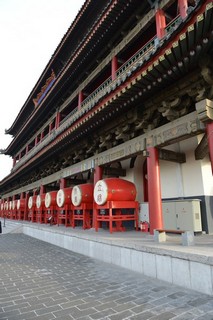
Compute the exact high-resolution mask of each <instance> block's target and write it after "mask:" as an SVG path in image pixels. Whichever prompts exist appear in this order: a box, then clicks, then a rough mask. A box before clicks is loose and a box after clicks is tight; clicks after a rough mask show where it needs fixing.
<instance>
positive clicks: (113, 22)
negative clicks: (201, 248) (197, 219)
mask: <svg viewBox="0 0 213 320" xmlns="http://www.w3.org/2000/svg"><path fill="white" fill-rule="evenodd" d="M212 56H213V1H210V0H204V1H201V0H200V1H199V0H197V1H196V0H195V1H193V0H188V1H187V0H161V1H158V0H147V1H141V0H102V1H98V0H87V1H85V3H84V5H83V6H82V8H81V10H80V11H79V13H78V15H77V16H76V18H75V20H74V21H73V22H72V24H71V26H70V28H69V29H68V31H67V33H66V34H65V36H64V37H63V39H62V40H61V42H60V43H59V45H58V47H57V48H56V50H55V52H54V53H53V55H52V57H51V59H50V61H49V62H48V64H47V66H46V68H45V69H44V71H43V73H42V74H41V76H40V78H39V79H38V81H37V83H36V84H35V86H34V88H32V91H31V93H30V94H29V97H28V99H27V100H26V102H25V103H24V105H23V106H22V108H21V109H20V112H19V114H18V115H17V117H16V119H15V121H14V122H13V123H12V125H11V127H10V128H9V129H8V130H6V133H7V134H10V135H12V137H13V140H12V142H11V143H10V145H9V146H8V147H7V148H6V149H5V150H3V151H2V152H3V153H4V154H5V155H10V156H11V157H12V158H13V168H12V170H11V173H10V174H9V175H8V176H6V177H5V178H4V179H3V180H2V181H1V182H0V193H1V197H2V201H4V202H5V201H7V202H9V201H12V200H15V199H19V198H20V199H27V198H28V197H29V196H30V195H33V194H38V193H44V192H47V191H49V190H58V189H59V188H60V187H65V186H75V185H76V184H79V183H84V182H94V183H95V182H97V181H98V180H100V179H102V178H104V177H121V178H123V179H126V180H129V181H131V182H134V184H135V185H136V188H137V200H138V201H139V202H140V203H148V204H149V209H148V211H149V222H150V231H151V233H152V232H153V230H154V229H155V228H161V227H162V226H163V224H166V223H167V221H165V219H167V218H165V215H164V219H163V210H164V209H162V202H163V203H164V202H171V204H172V206H173V210H176V209H174V205H175V204H177V203H178V201H185V200H193V199H198V200H199V203H200V210H201V220H202V230H203V231H206V232H207V233H213V179H212V171H213V87H212V86H213V59H212ZM166 210H169V209H168V208H167V209H166ZM25 211H26V210H25ZM176 216H177V218H178V213H177V214H176ZM26 217H27V212H25V216H24V218H26ZM186 217H187V214H186Z"/></svg>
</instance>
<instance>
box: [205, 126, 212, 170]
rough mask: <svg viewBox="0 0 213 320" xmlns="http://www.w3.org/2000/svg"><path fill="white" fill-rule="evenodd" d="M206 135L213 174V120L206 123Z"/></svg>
mask: <svg viewBox="0 0 213 320" xmlns="http://www.w3.org/2000/svg"><path fill="white" fill-rule="evenodd" d="M206 130H207V137H208V144H209V155H210V161H211V167H212V174H213V122H210V123H208V124H207V128H206Z"/></svg>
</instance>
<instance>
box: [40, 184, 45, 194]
mask: <svg viewBox="0 0 213 320" xmlns="http://www.w3.org/2000/svg"><path fill="white" fill-rule="evenodd" d="M44 193H45V186H44V185H43V184H42V185H41V186H40V195H42V194H44Z"/></svg>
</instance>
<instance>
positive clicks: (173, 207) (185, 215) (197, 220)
mask: <svg viewBox="0 0 213 320" xmlns="http://www.w3.org/2000/svg"><path fill="white" fill-rule="evenodd" d="M162 209H163V221H164V228H165V229H173V230H190V231H194V232H201V231H202V224H201V213H200V200H199V199H191V200H175V201H163V202H162Z"/></svg>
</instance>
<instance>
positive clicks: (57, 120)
mask: <svg viewBox="0 0 213 320" xmlns="http://www.w3.org/2000/svg"><path fill="white" fill-rule="evenodd" d="M60 118H61V114H60V112H59V111H58V112H57V113H56V119H55V128H56V129H57V128H58V127H59V124H60Z"/></svg>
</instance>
